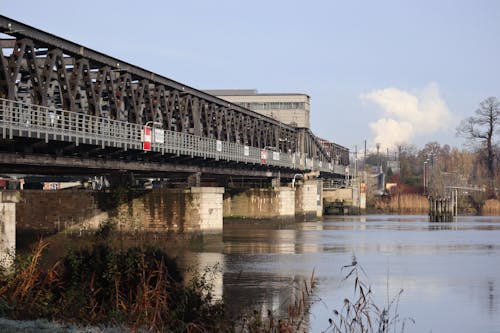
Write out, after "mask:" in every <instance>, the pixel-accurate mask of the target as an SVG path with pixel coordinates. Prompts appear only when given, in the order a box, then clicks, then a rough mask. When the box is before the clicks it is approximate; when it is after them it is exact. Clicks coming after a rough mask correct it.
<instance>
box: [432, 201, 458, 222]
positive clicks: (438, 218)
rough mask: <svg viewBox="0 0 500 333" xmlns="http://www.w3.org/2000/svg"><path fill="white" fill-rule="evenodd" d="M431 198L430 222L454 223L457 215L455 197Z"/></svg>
mask: <svg viewBox="0 0 500 333" xmlns="http://www.w3.org/2000/svg"><path fill="white" fill-rule="evenodd" d="M453 196H454V195H453V194H452V197H441V196H437V197H433V196H429V221H430V222H452V221H453V216H455V215H456V212H457V207H456V200H455V198H454V197H453Z"/></svg>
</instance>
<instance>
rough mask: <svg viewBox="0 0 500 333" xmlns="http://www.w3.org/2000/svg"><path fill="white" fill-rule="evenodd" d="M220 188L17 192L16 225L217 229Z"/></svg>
mask: <svg viewBox="0 0 500 333" xmlns="http://www.w3.org/2000/svg"><path fill="white" fill-rule="evenodd" d="M223 193H224V189H223V188H221V187H192V188H189V189H153V190H130V189H122V190H119V189H117V190H113V191H110V192H95V191H85V190H67V191H39V190H29V191H23V192H22V199H23V200H22V202H21V203H19V204H18V205H17V229H18V230H19V231H21V232H27V233H30V234H33V233H35V234H53V233H57V232H60V231H63V230H68V229H72V230H76V231H85V230H92V229H96V228H98V227H99V225H100V224H102V223H103V222H106V221H111V222H113V223H115V224H116V226H117V228H119V229H120V230H123V231H144V232H183V231H212V230H213V231H222V207H223V206H222V196H223Z"/></svg>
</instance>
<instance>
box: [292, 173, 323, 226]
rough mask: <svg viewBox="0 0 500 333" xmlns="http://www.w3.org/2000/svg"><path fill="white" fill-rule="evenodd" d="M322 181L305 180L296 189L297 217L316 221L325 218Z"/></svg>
mask: <svg viewBox="0 0 500 333" xmlns="http://www.w3.org/2000/svg"><path fill="white" fill-rule="evenodd" d="M322 192H323V190H322V181H320V180H317V179H313V180H305V181H304V182H303V183H301V184H299V185H298V186H296V188H295V216H296V217H297V218H299V219H305V220H310V219H315V218H317V217H321V216H323V200H322Z"/></svg>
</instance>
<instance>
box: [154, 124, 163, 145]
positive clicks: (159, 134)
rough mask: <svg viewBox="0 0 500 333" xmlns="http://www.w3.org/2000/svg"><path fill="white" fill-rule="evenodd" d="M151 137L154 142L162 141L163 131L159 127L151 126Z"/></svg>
mask: <svg viewBox="0 0 500 333" xmlns="http://www.w3.org/2000/svg"><path fill="white" fill-rule="evenodd" d="M153 138H154V140H155V143H164V142H165V131H164V130H162V129H161V128H153Z"/></svg>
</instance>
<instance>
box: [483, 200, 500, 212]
mask: <svg viewBox="0 0 500 333" xmlns="http://www.w3.org/2000/svg"><path fill="white" fill-rule="evenodd" d="M481 213H482V214H483V215H490V216H497V215H500V200H498V199H489V200H486V201H485V203H484V205H483V207H482V209H481Z"/></svg>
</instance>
